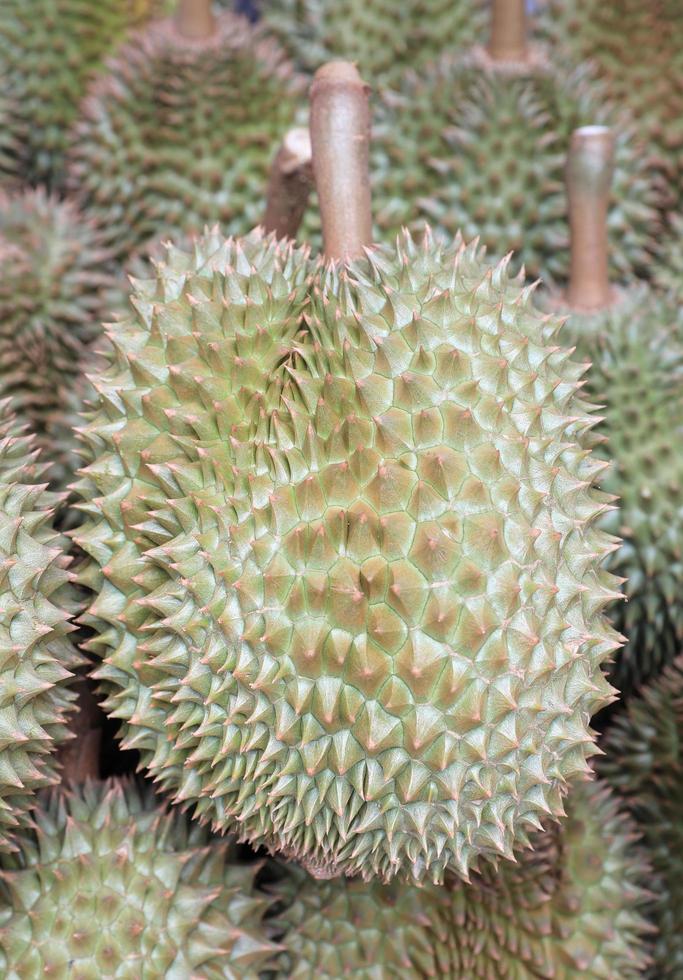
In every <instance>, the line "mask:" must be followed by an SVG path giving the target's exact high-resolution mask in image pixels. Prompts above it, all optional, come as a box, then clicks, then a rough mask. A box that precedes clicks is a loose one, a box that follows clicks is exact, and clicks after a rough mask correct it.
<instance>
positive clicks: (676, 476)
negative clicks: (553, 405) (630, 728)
mask: <svg viewBox="0 0 683 980" xmlns="http://www.w3.org/2000/svg"><path fill="white" fill-rule="evenodd" d="M610 144H611V138H610V134H609V131H607V130H603V129H599V128H595V127H593V128H589V129H586V130H579V131H578V132H577V133H576V134H575V136H574V138H573V141H572V155H571V157H570V168H573V171H572V173H570V204H571V209H572V214H573V222H574V224H573V227H572V238H573V241H572V259H571V263H572V275H571V278H570V283H569V292H568V296H567V299H566V308H567V310H568V311H570V312H571V316H570V319H569V321H568V324H567V327H566V328H565V342H567V343H573V344H576V345H577V348H578V349H577V357H578V358H579V359H581V360H583V361H584V363H586V364H587V365H590V366H588V369H587V373H586V379H585V380H586V387H585V393H586V395H587V397H588V398H589V399H590V400H591V401H592V402H594V403H595V404H597V405H598V406H599V410H600V414H601V415H602V416H603V419H602V421H601V423H600V425H599V426H598V427H597V429H596V433H597V435H598V436H599V437H601V438H602V439H603V440H604V442H603V443H602V444H601V445H600V446H598V447H597V453H598V455H601V456H603V457H604V458H605V459H607V460H610V461H611V464H612V465H611V467H610V468H609V469H607V470H606V471H605V474H604V476H603V478H602V481H601V487H602V489H603V490H605V491H607V492H608V493H611V494H615V495H616V496H617V497H618V498H619V499H618V501H617V503H618V509H616V510H614V511H612V512H611V513H609V514H608V515H606V517H605V519H604V522H603V527H604V528H605V529H606V530H608V531H609V532H610V533H613V534H618V535H619V536H620V537H622V538H623V543H622V545H621V547H620V548H619V550H618V551H616V552H615V553H614V555H613V556H612V558H611V560H610V563H609V568H610V571H612V572H613V573H615V574H616V575H619V576H621V577H623V578H625V579H626V582H625V586H624V589H625V593H626V597H627V602H626V603H621V602H620V603H616V604H615V605H614V607H613V608H612V609H611V610H610V616H611V618H612V620H613V622H614V625H615V626H616V628H617V629H618V630H619V631H620V632H621V633H623V634H624V635H625V636H626V638H627V641H628V642H627V643H626V645H625V647H624V648H623V649H622V650H621V651H620V652H619V655H618V658H617V661H616V664H615V667H614V671H613V680H614V683H615V684H616V685H617V687H619V688H620V689H622V690H630V689H631V688H632V687H633V685H634V684H636V683H638V682H639V681H641V680H643V679H645V678H647V677H648V676H650V675H652V674H653V673H656V672H657V671H658V670H659V669H661V666H662V664H664V663H666V662H667V661H670V660H671V659H673V657H674V656H675V655H676V653H677V652H678V650H679V649H680V644H681V641H682V640H683V454H681V451H680V446H681V444H682V443H681V440H682V439H683V343H682V341H681V334H680V314H679V312H678V309H677V305H676V304H675V303H673V302H672V301H670V300H668V299H667V298H665V297H659V296H657V295H656V294H654V293H653V292H651V291H650V290H648V289H647V288H645V287H644V286H642V287H639V288H636V287H631V288H630V289H626V290H615V289H614V287H613V286H612V284H611V283H610V280H609V272H608V264H607V258H606V256H607V249H608V245H607V234H606V221H605V214H606V213H607V203H606V200H607V196H608V185H609V178H610V169H611V168H610V156H611V152H612V151H611V145H610ZM601 154H602V155H603V156H604V155H605V154H606V156H604V159H603V157H602V156H601ZM574 171H575V172H574ZM572 193H573V194H574V201H573V203H572V202H571V194H572ZM563 305H564V304H563Z"/></svg>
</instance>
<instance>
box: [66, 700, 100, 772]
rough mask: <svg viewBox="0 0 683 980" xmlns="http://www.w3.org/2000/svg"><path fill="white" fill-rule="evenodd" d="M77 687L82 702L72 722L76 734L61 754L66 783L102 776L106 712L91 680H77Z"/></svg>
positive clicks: (79, 701)
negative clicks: (101, 756)
mask: <svg viewBox="0 0 683 980" xmlns="http://www.w3.org/2000/svg"><path fill="white" fill-rule="evenodd" d="M74 690H76V691H77V692H78V701H77V705H76V710H75V711H74V713H73V715H72V716H71V718H70V722H69V728H70V729H71V732H72V734H73V736H74V737H73V738H71V739H69V741H68V742H65V743H64V745H63V746H62V747H61V748H60V750H59V753H58V759H59V762H60V764H61V767H62V780H63V782H65V783H82V782H83V781H84V780H86V779H97V778H98V777H99V775H100V744H101V740H102V721H103V715H102V711H101V709H100V707H99V705H98V704H97V701H96V700H95V696H94V695H93V693H92V690H91V688H90V684H89V682H88V681H87V680H81V681H77V682H76V683H75V684H74Z"/></svg>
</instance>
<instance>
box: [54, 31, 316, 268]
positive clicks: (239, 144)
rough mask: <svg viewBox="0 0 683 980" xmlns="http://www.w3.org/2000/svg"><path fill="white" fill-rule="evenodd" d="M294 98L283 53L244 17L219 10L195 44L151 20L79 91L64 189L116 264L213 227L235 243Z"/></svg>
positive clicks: (253, 220)
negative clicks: (105, 241) (78, 202)
mask: <svg viewBox="0 0 683 980" xmlns="http://www.w3.org/2000/svg"><path fill="white" fill-rule="evenodd" d="M299 94H300V84H299V82H298V81H297V79H296V78H295V76H294V74H293V72H292V68H291V66H290V64H289V62H288V61H287V60H286V59H285V56H284V53H283V51H282V50H281V49H280V48H279V46H278V45H277V44H276V43H275V42H274V41H272V40H271V39H266V38H264V36H263V34H262V32H261V30H260V29H259V28H256V27H253V26H252V25H250V24H249V23H248V21H247V20H246V19H245V18H243V17H236V16H234V15H233V14H230V13H228V12H223V13H221V14H220V15H218V16H217V18H216V30H215V33H214V34H213V35H212V37H211V38H209V39H206V40H198V41H191V40H188V39H187V38H184V37H181V36H180V35H179V34H178V33H177V31H176V30H175V27H174V23H173V21H172V20H165V21H160V22H158V23H156V24H154V25H152V26H150V27H149V28H147V29H145V30H144V31H143V32H141V33H140V34H138V35H136V36H135V37H134V38H133V39H132V41H131V43H130V44H129V45H127V46H126V47H125V48H124V49H123V50H122V51H121V52H120V54H119V57H117V58H115V59H113V60H112V61H111V62H110V64H109V74H108V75H107V76H103V77H102V78H101V79H99V80H98V82H97V83H96V84H95V86H94V87H93V90H92V91H91V92H90V95H89V98H88V99H87V100H86V102H85V104H84V105H83V107H82V111H83V118H82V119H81V121H80V122H79V124H78V126H77V127H76V129H75V130H74V132H73V134H72V136H73V144H72V150H71V153H70V157H69V167H70V178H69V181H70V187H71V189H72V190H73V192H74V193H75V194H77V195H79V196H80V198H81V199H82V200H83V201H84V202H85V204H86V205H87V207H88V209H89V210H90V211H91V212H92V213H93V214H94V215H95V216H96V217H97V218H98V220H99V223H100V225H101V226H102V227H103V228H106V229H107V231H108V235H109V240H110V241H111V243H112V245H113V247H114V248H115V249H116V251H117V253H118V254H119V255H121V256H122V257H129V256H130V255H131V254H132V253H133V252H135V251H136V250H137V249H139V248H141V247H142V246H143V245H145V243H146V242H148V241H149V240H150V239H152V238H157V237H159V236H162V237H163V236H172V235H178V234H181V233H185V232H199V233H201V232H202V231H203V229H204V227H205V225H207V224H210V225H213V224H214V223H216V222H218V223H220V225H221V227H222V229H223V230H224V231H225V232H226V233H228V234H233V233H234V234H241V233H245V232H247V231H248V230H249V229H251V228H252V227H254V226H255V225H256V224H258V223H259V221H260V220H261V219H262V217H263V212H264V206H265V205H264V194H265V189H266V185H267V180H268V170H269V167H270V164H271V161H272V159H273V157H274V155H275V153H276V151H277V148H278V145H279V143H280V141H281V139H282V137H283V136H284V135H285V132H286V131H287V129H288V128H289V126H290V125H291V123H292V122H293V120H294V113H295V109H296V104H297V99H298V95H299Z"/></svg>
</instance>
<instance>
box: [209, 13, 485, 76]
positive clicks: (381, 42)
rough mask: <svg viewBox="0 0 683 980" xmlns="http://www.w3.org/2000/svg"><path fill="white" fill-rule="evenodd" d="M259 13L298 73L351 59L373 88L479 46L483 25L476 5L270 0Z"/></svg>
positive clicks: (482, 18)
mask: <svg viewBox="0 0 683 980" xmlns="http://www.w3.org/2000/svg"><path fill="white" fill-rule="evenodd" d="M224 5H227V3H224ZM261 13H262V17H263V22H264V24H265V26H266V28H267V29H268V30H269V31H270V32H272V33H273V34H274V35H275V37H277V38H278V40H279V41H280V43H281V44H283V45H284V46H285V47H286V48H287V50H288V51H289V52H290V53H291V56H292V58H293V59H294V60H295V62H296V63H297V65H298V66H300V67H301V69H302V70H304V71H306V72H309V73H313V72H315V71H316V69H317V68H319V67H320V66H321V65H322V64H324V63H325V62H327V61H331V60H335V59H338V58H341V59H344V60H351V61H354V62H355V63H356V64H357V65H358V70H359V71H360V73H361V75H362V77H363V78H364V79H366V81H367V82H368V83H369V84H370V85H371V86H372V87H373V88H375V87H376V86H383V85H386V84H387V83H389V84H391V83H392V82H393V81H395V79H396V78H397V77H398V76H399V75H400V73H401V72H402V71H404V70H405V68H406V67H412V68H415V69H416V70H420V69H422V68H424V67H425V66H426V65H427V64H428V63H429V62H430V61H432V60H433V59H434V58H437V57H438V56H439V55H440V54H441V53H442V51H443V50H444V48H446V47H447V48H451V47H452V46H453V45H454V44H457V46H458V48H459V49H462V48H466V47H468V46H469V45H470V44H474V43H475V42H477V41H479V42H481V41H482V40H483V39H484V38H485V35H486V24H487V16H486V4H485V3H483V2H482V0H429V2H425V0H402V2H401V3H398V4H397V3H394V2H392V0H373V2H372V3H367V2H366V0H270V2H269V3H267V4H264V5H263V10H262V12H261Z"/></svg>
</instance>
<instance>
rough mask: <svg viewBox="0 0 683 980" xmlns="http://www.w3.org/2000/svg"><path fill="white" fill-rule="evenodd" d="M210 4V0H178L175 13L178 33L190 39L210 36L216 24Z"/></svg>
mask: <svg viewBox="0 0 683 980" xmlns="http://www.w3.org/2000/svg"><path fill="white" fill-rule="evenodd" d="M212 6H213V4H212V0H178V6H177V8H176V14H175V26H176V30H177V31H178V33H179V34H182V36H183V37H187V38H191V39H192V40H199V39H201V38H205V37H211V35H212V34H213V32H214V29H215V26H216V21H215V18H214V16H213V10H212Z"/></svg>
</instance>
